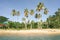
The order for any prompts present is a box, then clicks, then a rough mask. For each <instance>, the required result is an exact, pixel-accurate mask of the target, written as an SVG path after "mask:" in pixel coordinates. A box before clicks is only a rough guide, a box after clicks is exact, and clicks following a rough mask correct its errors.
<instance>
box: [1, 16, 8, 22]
mask: <svg viewBox="0 0 60 40" xmlns="http://www.w3.org/2000/svg"><path fill="white" fill-rule="evenodd" d="M6 21H8V18H6V17H4V16H0V23H4V22H6Z"/></svg>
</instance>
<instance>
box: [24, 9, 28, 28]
mask: <svg viewBox="0 0 60 40" xmlns="http://www.w3.org/2000/svg"><path fill="white" fill-rule="evenodd" d="M28 13H29V11H28V9H27V8H26V9H25V10H24V16H25V17H26V19H27V18H28ZM25 25H26V26H25V29H27V23H26V22H25Z"/></svg>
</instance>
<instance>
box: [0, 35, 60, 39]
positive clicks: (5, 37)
mask: <svg viewBox="0 0 60 40" xmlns="http://www.w3.org/2000/svg"><path fill="white" fill-rule="evenodd" d="M0 40H60V35H37V36H23V35H20V36H19V35H1V36H0Z"/></svg>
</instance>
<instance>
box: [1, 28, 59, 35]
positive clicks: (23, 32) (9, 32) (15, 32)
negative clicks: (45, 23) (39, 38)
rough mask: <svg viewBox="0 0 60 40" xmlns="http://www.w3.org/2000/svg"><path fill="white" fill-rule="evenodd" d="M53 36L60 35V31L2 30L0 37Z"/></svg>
mask: <svg viewBox="0 0 60 40" xmlns="http://www.w3.org/2000/svg"><path fill="white" fill-rule="evenodd" d="M45 34H47V35H53V34H60V29H31V30H0V35H45Z"/></svg>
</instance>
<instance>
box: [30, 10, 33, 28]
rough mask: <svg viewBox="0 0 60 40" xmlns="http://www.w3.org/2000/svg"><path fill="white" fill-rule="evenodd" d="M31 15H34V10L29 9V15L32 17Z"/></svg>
mask: <svg viewBox="0 0 60 40" xmlns="http://www.w3.org/2000/svg"><path fill="white" fill-rule="evenodd" d="M33 14H34V10H33V9H31V10H30V15H31V16H33ZM31 29H32V24H31Z"/></svg>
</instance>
